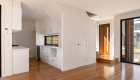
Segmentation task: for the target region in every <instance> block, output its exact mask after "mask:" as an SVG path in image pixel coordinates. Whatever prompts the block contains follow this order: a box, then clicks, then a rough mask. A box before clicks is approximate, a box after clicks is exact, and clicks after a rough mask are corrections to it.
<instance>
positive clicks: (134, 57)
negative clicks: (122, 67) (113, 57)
mask: <svg viewBox="0 0 140 80" xmlns="http://www.w3.org/2000/svg"><path fill="white" fill-rule="evenodd" d="M120 29H121V31H120V32H121V33H120V36H121V37H120V39H121V40H120V42H121V44H120V48H121V49H120V50H121V52H120V53H121V62H127V63H135V64H140V17H135V18H129V19H123V20H121V28H120Z"/></svg>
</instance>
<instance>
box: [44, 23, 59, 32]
mask: <svg viewBox="0 0 140 80" xmlns="http://www.w3.org/2000/svg"><path fill="white" fill-rule="evenodd" d="M48 24H49V23H48ZM48 24H42V26H43V27H42V28H43V34H54V33H60V30H61V26H59V25H58V24H55V23H54V24H51V25H48Z"/></svg>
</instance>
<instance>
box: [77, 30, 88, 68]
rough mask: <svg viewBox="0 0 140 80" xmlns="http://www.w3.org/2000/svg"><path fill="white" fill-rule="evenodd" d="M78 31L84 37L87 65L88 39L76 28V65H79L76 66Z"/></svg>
mask: <svg viewBox="0 0 140 80" xmlns="http://www.w3.org/2000/svg"><path fill="white" fill-rule="evenodd" d="M78 32H79V34H80V35H81V36H82V37H83V38H84V39H85V41H86V65H88V40H87V39H86V38H85V37H84V36H83V34H82V33H81V32H80V31H79V30H77V31H76V67H79V66H78V45H77V44H78Z"/></svg>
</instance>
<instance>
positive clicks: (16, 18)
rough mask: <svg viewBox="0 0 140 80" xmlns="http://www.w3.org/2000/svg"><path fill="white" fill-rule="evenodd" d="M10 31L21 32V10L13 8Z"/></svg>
mask: <svg viewBox="0 0 140 80" xmlns="http://www.w3.org/2000/svg"><path fill="white" fill-rule="evenodd" d="M12 17H13V18H12V30H13V32H18V31H20V30H22V9H21V8H16V7H13V14H12Z"/></svg>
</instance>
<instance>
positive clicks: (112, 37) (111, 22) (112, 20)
mask: <svg viewBox="0 0 140 80" xmlns="http://www.w3.org/2000/svg"><path fill="white" fill-rule="evenodd" d="M108 23H110V56H114V18H113V19H107V20H102V21H98V27H97V36H98V37H97V45H98V46H97V47H98V48H97V50H99V25H101V24H108Z"/></svg>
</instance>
